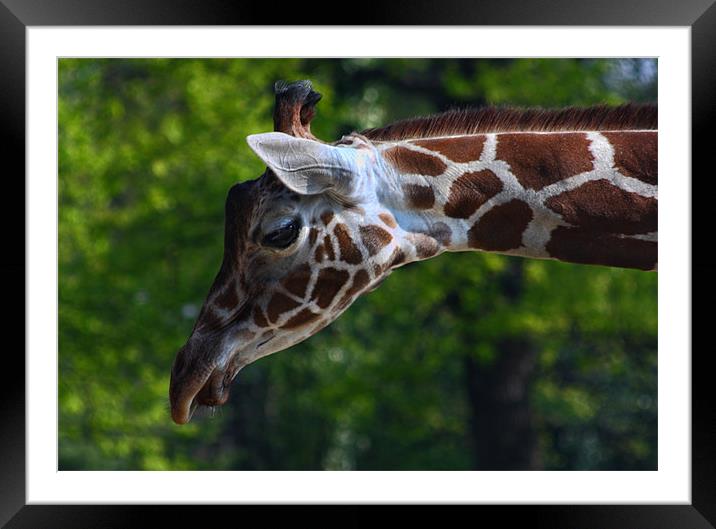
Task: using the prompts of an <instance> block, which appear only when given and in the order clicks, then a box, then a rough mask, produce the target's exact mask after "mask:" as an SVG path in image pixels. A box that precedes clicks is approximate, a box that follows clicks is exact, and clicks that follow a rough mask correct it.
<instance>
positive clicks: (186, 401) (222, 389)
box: [169, 368, 234, 424]
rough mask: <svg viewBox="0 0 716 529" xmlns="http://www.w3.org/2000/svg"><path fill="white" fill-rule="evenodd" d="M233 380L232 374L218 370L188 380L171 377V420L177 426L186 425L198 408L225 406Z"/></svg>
mask: <svg viewBox="0 0 716 529" xmlns="http://www.w3.org/2000/svg"><path fill="white" fill-rule="evenodd" d="M233 378H234V376H233V374H231V373H227V372H226V371H224V370H222V369H218V368H216V369H214V370H213V371H209V372H208V374H204V375H202V376H198V377H197V376H192V377H191V378H190V379H188V380H181V379H177V378H176V377H174V376H172V381H171V383H170V391H169V400H170V403H171V411H172V420H173V421H174V422H175V423H177V424H186V423H188V422H189V421H190V420H191V417H192V415H193V414H194V412H195V411H196V409H197V408H198V407H199V406H221V405H222V404H225V403H226V401H227V400H228V399H229V393H230V386H231V381H232V380H233Z"/></svg>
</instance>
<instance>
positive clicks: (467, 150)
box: [413, 136, 485, 163]
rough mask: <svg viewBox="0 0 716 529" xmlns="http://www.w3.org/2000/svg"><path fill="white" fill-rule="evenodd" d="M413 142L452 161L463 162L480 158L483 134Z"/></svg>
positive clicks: (483, 140) (483, 141)
mask: <svg viewBox="0 0 716 529" xmlns="http://www.w3.org/2000/svg"><path fill="white" fill-rule="evenodd" d="M413 143H415V145H419V146H421V147H425V148H426V149H430V150H431V151H437V152H439V153H440V154H442V155H444V156H447V157H448V158H450V159H451V160H452V161H453V162H458V163H465V162H472V161H474V160H479V159H480V155H481V154H482V147H483V146H484V145H485V136H462V137H458V138H450V139H447V138H445V139H433V140H420V141H415V142H413Z"/></svg>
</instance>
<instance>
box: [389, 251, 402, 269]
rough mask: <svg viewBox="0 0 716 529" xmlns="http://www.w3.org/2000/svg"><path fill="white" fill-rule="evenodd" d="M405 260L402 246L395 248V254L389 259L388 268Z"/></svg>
mask: <svg viewBox="0 0 716 529" xmlns="http://www.w3.org/2000/svg"><path fill="white" fill-rule="evenodd" d="M404 262H405V253H404V252H403V250H402V249H401V248H395V250H393V254H392V255H391V256H390V259H388V262H387V267H386V268H392V267H394V266H398V265H400V264H403V263H404Z"/></svg>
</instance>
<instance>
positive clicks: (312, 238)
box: [308, 228, 318, 246]
mask: <svg viewBox="0 0 716 529" xmlns="http://www.w3.org/2000/svg"><path fill="white" fill-rule="evenodd" d="M316 239H318V230H317V229H316V228H311V231H309V232H308V244H310V245H311V246H313V244H314V243H315V242H316Z"/></svg>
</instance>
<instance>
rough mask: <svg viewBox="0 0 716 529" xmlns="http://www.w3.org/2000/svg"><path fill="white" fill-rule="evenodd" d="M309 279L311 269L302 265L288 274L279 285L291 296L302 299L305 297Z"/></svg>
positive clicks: (306, 265)
mask: <svg viewBox="0 0 716 529" xmlns="http://www.w3.org/2000/svg"><path fill="white" fill-rule="evenodd" d="M310 279H311V267H310V266H308V264H302V265H300V266H299V267H298V268H296V269H295V270H294V271H293V272H291V273H290V274H288V275H287V276H286V277H285V278H284V279H283V281H281V284H282V285H283V286H284V288H285V289H286V290H288V291H289V292H290V293H291V294H293V295H295V296H298V297H299V298H302V297H304V296H305V295H306V287H307V286H308V281H309V280H310Z"/></svg>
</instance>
